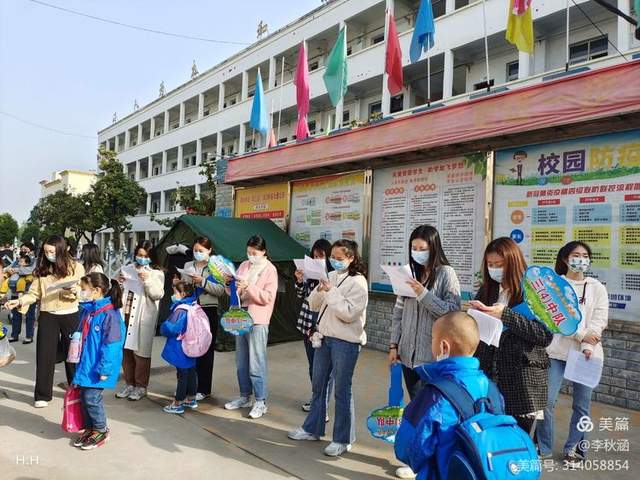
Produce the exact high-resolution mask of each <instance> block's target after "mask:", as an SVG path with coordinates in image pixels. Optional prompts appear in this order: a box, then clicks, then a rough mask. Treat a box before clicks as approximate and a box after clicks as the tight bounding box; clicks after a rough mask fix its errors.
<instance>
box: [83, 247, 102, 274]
mask: <svg viewBox="0 0 640 480" xmlns="http://www.w3.org/2000/svg"><path fill="white" fill-rule="evenodd" d="M81 255H82V257H81V258H82V265H83V266H84V270H85V272H88V271H89V270H91V267H95V266H96V265H100V266H101V267H102V268H104V262H103V261H102V259H101V258H100V249H99V248H98V245H96V244H95V243H85V244H84V245H83V246H82V254H81Z"/></svg>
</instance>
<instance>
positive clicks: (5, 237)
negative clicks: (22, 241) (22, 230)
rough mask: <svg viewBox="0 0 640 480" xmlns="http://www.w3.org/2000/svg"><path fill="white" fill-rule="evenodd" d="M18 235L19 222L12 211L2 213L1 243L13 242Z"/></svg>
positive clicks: (0, 224)
mask: <svg viewBox="0 0 640 480" xmlns="http://www.w3.org/2000/svg"><path fill="white" fill-rule="evenodd" d="M17 236H18V222H16V219H15V218H13V217H12V216H11V214H10V213H3V214H0V245H6V244H10V243H13V239H14V238H16V237H17Z"/></svg>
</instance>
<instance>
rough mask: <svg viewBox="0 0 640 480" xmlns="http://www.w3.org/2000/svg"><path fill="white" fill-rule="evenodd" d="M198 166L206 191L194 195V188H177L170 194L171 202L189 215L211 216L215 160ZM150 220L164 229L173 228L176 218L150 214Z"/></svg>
mask: <svg viewBox="0 0 640 480" xmlns="http://www.w3.org/2000/svg"><path fill="white" fill-rule="evenodd" d="M200 166H201V167H202V168H201V170H200V175H202V176H204V177H205V178H206V185H207V187H206V189H205V191H201V192H200V195H199V196H198V195H196V191H195V188H194V187H182V186H179V187H178V188H177V189H176V191H175V192H173V193H172V194H171V200H172V201H173V202H175V203H179V204H180V205H181V206H182V208H183V209H184V210H186V211H187V213H188V214H189V215H206V216H211V215H213V212H215V210H216V181H215V179H216V171H217V170H216V162H215V160H205V161H203V162H202V163H201V164H200ZM151 220H153V221H155V222H156V223H158V224H160V225H162V226H164V227H169V228H171V227H173V226H174V225H175V223H176V221H177V220H178V217H172V218H162V219H159V218H157V217H156V215H154V214H151Z"/></svg>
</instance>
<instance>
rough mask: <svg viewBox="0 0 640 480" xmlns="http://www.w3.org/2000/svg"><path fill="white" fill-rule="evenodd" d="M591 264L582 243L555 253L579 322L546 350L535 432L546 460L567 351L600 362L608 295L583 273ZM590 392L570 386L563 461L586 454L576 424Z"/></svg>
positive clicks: (585, 410)
mask: <svg viewBox="0 0 640 480" xmlns="http://www.w3.org/2000/svg"><path fill="white" fill-rule="evenodd" d="M590 265H591V248H589V245H587V244H586V243H583V242H577V241H574V242H569V243H567V244H566V245H565V246H564V247H562V248H561V249H560V251H559V252H558V257H557V259H556V269H555V270H556V273H557V274H558V275H564V278H565V279H566V280H567V281H568V282H569V284H570V285H571V286H572V287H573V289H574V290H575V292H576V294H577V295H578V299H579V302H580V313H582V322H580V325H578V330H577V331H576V333H574V334H573V335H570V336H566V337H565V336H563V335H560V334H555V335H554V336H553V342H551V345H549V347H548V348H547V352H548V353H549V357H551V367H550V368H549V398H548V401H547V406H546V408H545V411H544V421H543V422H542V423H541V424H540V428H539V429H538V445H539V448H540V455H541V456H542V457H543V458H550V457H551V456H552V453H553V409H554V407H555V403H556V399H557V398H558V393H559V392H560V387H561V385H562V380H563V377H564V369H565V366H566V364H567V358H568V356H569V352H571V351H578V352H582V354H583V355H584V356H585V358H586V359H587V360H589V359H591V358H599V359H602V358H603V357H604V352H603V350H602V343H601V338H602V332H603V331H604V329H605V328H606V327H607V323H608V316H609V296H608V294H607V289H606V288H605V286H604V285H603V284H602V283H600V282H599V281H598V280H596V279H595V278H591V277H587V276H586V275H585V274H586V272H587V270H588V269H589V266H590ZM591 391H592V389H591V388H589V387H587V386H586V385H582V384H580V383H575V382H574V383H573V414H572V415H571V420H570V423H569V436H568V438H567V441H566V443H565V445H564V448H563V452H564V461H565V462H566V463H569V464H571V465H574V466H576V465H579V464H580V463H581V462H582V460H583V459H584V457H585V454H586V451H582V450H581V449H580V445H581V440H584V437H585V435H586V433H585V432H580V431H579V430H578V427H577V425H578V421H579V420H580V418H581V417H583V416H585V415H586V416H588V415H589V409H590V403H591Z"/></svg>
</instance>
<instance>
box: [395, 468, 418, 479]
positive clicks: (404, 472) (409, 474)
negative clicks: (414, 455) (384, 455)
mask: <svg viewBox="0 0 640 480" xmlns="http://www.w3.org/2000/svg"><path fill="white" fill-rule="evenodd" d="M396 477H397V478H416V474H415V473H413V470H411V467H398V468H397V469H396Z"/></svg>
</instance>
